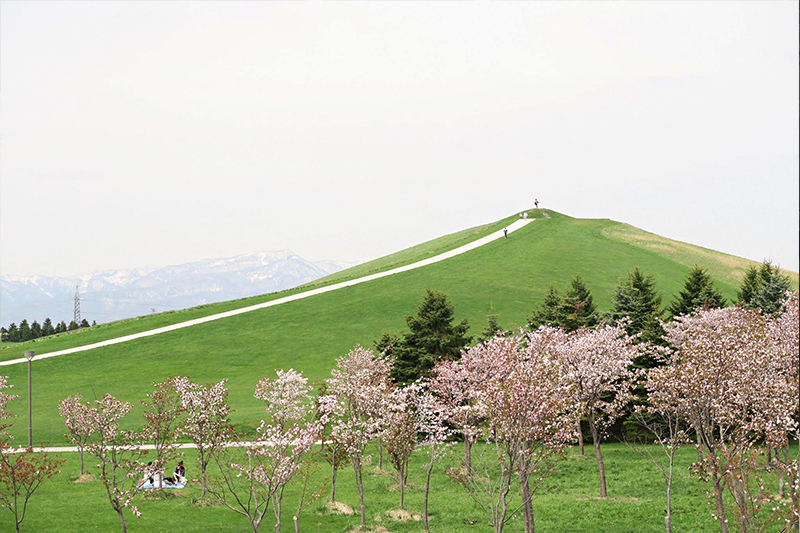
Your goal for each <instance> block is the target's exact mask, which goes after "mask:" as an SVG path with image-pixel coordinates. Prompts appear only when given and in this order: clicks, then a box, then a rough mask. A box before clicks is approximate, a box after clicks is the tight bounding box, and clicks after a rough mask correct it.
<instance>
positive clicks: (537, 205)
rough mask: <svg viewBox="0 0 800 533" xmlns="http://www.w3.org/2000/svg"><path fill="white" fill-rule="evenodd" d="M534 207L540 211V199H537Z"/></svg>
mask: <svg viewBox="0 0 800 533" xmlns="http://www.w3.org/2000/svg"><path fill="white" fill-rule="evenodd" d="M533 205H535V206H536V209H539V199H538V198H536V199H535V200H534V201H533Z"/></svg>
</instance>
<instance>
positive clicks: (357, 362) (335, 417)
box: [327, 345, 391, 526]
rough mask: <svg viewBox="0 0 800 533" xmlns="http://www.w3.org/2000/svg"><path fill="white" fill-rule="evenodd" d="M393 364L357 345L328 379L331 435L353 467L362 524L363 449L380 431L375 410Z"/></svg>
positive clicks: (383, 395) (363, 509) (382, 396)
mask: <svg viewBox="0 0 800 533" xmlns="http://www.w3.org/2000/svg"><path fill="white" fill-rule="evenodd" d="M390 370H391V363H390V362H389V361H388V360H387V359H386V358H384V357H381V356H376V355H375V354H374V353H373V352H372V350H368V349H366V348H363V347H361V346H360V345H356V346H355V347H354V348H353V349H352V350H350V352H349V353H348V354H347V355H345V356H343V357H340V358H339V359H337V360H336V368H334V369H333V371H332V372H331V377H330V378H329V379H328V380H327V384H328V395H329V396H330V397H331V403H330V417H331V421H332V428H331V436H332V437H333V438H334V439H336V441H337V442H338V443H339V444H341V445H342V446H343V447H344V449H345V451H346V453H347V455H348V457H349V458H350V463H351V464H352V466H353V472H354V474H355V478H356V488H357V489H358V499H359V505H360V509H361V525H362V526H364V525H366V516H367V515H366V509H365V507H364V483H363V479H362V477H361V474H362V472H361V470H362V462H363V457H364V450H365V449H366V447H367V445H368V444H369V443H370V442H371V441H372V440H373V439H375V438H376V437H377V436H378V434H379V433H380V430H381V423H380V422H381V421H380V418H379V417H376V416H375V413H378V412H380V411H381V408H380V406H381V405H383V404H384V402H385V398H386V395H387V394H386V393H387V390H388V389H389V371H390Z"/></svg>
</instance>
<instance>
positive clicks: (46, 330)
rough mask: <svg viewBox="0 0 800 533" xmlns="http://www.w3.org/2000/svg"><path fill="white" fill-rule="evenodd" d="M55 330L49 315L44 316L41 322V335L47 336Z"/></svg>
mask: <svg viewBox="0 0 800 533" xmlns="http://www.w3.org/2000/svg"><path fill="white" fill-rule="evenodd" d="M55 332H56V330H55V328H54V327H53V321H52V320H50V317H47V318H45V319H44V322H43V323H42V337H47V336H48V335H52V334H53V333H55Z"/></svg>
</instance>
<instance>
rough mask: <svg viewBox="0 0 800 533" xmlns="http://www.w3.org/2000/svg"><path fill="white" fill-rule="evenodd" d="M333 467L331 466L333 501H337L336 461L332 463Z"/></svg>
mask: <svg viewBox="0 0 800 533" xmlns="http://www.w3.org/2000/svg"><path fill="white" fill-rule="evenodd" d="M332 464H333V467H332V468H331V470H332V472H331V502H335V501H336V463H335V462H334V463H332Z"/></svg>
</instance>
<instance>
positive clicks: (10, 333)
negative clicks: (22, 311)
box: [8, 322, 19, 342]
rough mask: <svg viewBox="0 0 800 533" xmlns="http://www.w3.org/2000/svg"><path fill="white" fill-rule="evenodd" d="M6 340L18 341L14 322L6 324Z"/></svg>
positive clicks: (17, 330)
mask: <svg viewBox="0 0 800 533" xmlns="http://www.w3.org/2000/svg"><path fill="white" fill-rule="evenodd" d="M8 342H19V329H17V325H16V324H15V323H14V322H12V323H11V324H10V325H9V326H8Z"/></svg>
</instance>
